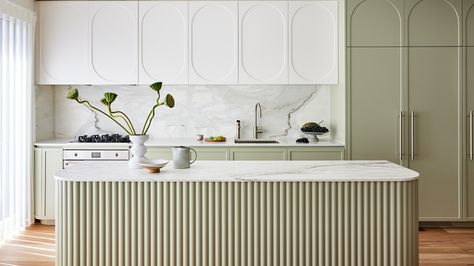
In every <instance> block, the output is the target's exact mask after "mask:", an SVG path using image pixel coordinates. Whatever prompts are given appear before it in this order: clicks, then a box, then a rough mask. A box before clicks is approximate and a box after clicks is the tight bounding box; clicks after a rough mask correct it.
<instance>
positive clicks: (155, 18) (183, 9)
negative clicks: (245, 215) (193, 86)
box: [139, 1, 188, 84]
mask: <svg viewBox="0 0 474 266" xmlns="http://www.w3.org/2000/svg"><path fill="white" fill-rule="evenodd" d="M139 5H140V6H139V10H140V11H139V13H140V15H139V16H140V20H139V23H140V24H139V29H140V32H139V35H140V41H139V43H140V49H139V50H140V55H139V83H140V84H150V83H153V82H156V81H162V82H163V83H165V84H187V83H188V2H185V1H143V2H139Z"/></svg>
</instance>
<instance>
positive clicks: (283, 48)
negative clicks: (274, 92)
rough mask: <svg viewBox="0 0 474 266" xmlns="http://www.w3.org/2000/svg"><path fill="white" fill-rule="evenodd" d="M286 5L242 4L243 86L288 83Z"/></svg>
mask: <svg viewBox="0 0 474 266" xmlns="http://www.w3.org/2000/svg"><path fill="white" fill-rule="evenodd" d="M287 4H288V3H287V2H286V1H241V2H239V34H240V66H239V83H240V84H288V7H287Z"/></svg>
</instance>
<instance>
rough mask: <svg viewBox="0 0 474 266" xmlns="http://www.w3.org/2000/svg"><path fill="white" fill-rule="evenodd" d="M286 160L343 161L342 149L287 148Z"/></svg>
mask: <svg viewBox="0 0 474 266" xmlns="http://www.w3.org/2000/svg"><path fill="white" fill-rule="evenodd" d="M288 160H291V161H316V160H344V149H343V148H288Z"/></svg>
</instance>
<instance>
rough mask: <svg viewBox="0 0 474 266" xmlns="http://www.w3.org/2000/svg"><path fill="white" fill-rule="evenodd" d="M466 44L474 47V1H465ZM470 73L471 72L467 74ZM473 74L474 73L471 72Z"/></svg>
mask: <svg viewBox="0 0 474 266" xmlns="http://www.w3.org/2000/svg"><path fill="white" fill-rule="evenodd" d="M463 10H464V25H463V26H464V32H465V36H464V44H465V45H466V46H474V0H464V8H463ZM467 73H469V72H467ZM470 73H472V72H470Z"/></svg>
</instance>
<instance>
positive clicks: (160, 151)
mask: <svg viewBox="0 0 474 266" xmlns="http://www.w3.org/2000/svg"><path fill="white" fill-rule="evenodd" d="M192 148H193V149H195V150H196V152H197V154H198V158H197V160H201V161H207V160H212V161H221V160H223V161H225V160H229V149H228V148H217V147H192ZM172 150H173V148H172V147H159V148H148V150H147V153H146V157H148V158H149V159H165V160H173V152H172ZM191 159H194V154H193V153H192V152H191Z"/></svg>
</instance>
